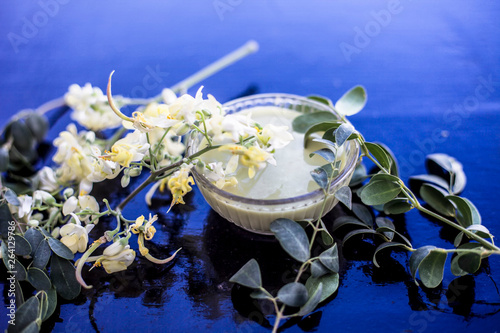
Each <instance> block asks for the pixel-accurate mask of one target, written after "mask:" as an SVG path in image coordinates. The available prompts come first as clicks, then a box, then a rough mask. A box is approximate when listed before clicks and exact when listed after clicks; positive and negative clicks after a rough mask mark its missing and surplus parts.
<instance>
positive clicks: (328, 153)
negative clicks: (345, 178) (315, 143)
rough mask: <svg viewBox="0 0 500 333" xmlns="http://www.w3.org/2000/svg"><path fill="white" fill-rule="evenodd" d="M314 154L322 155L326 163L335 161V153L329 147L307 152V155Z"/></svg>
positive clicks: (311, 155)
mask: <svg viewBox="0 0 500 333" xmlns="http://www.w3.org/2000/svg"><path fill="white" fill-rule="evenodd" d="M314 155H318V156H321V157H323V158H324V159H325V160H326V161H327V162H328V163H332V162H333V161H335V154H334V153H333V151H332V150H331V149H328V148H323V149H320V150H316V151H315V152H314V153H311V154H309V157H313V156H314Z"/></svg>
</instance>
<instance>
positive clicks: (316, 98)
mask: <svg viewBox="0 0 500 333" xmlns="http://www.w3.org/2000/svg"><path fill="white" fill-rule="evenodd" d="M307 99H312V100H313V101H316V102H319V103H321V104H325V105H327V106H329V107H331V108H332V109H333V102H332V100H331V99H329V98H327V97H323V96H316V95H311V96H307Z"/></svg>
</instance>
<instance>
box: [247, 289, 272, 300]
mask: <svg viewBox="0 0 500 333" xmlns="http://www.w3.org/2000/svg"><path fill="white" fill-rule="evenodd" d="M250 297H252V298H253V299H268V298H269V295H268V294H266V293H265V292H264V290H261V289H257V290H254V291H252V292H251V293H250Z"/></svg>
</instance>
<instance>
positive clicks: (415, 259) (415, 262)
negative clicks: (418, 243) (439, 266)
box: [410, 245, 436, 279]
mask: <svg viewBox="0 0 500 333" xmlns="http://www.w3.org/2000/svg"><path fill="white" fill-rule="evenodd" d="M434 249H436V247H435V246H432V245H427V246H422V247H420V248H418V249H417V250H415V252H413V253H412V254H411V257H410V273H411V276H412V277H413V278H414V279H415V277H416V275H417V270H418V267H419V266H420V264H421V262H422V260H424V259H425V257H427V256H428V255H429V253H430V252H431V251H432V250H434Z"/></svg>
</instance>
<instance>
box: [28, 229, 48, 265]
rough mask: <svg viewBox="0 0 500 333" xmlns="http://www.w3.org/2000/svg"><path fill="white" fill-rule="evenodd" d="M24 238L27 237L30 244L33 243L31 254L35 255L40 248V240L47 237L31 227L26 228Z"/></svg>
mask: <svg viewBox="0 0 500 333" xmlns="http://www.w3.org/2000/svg"><path fill="white" fill-rule="evenodd" d="M24 238H26V240H27V241H28V242H29V243H30V245H31V254H30V255H31V256H32V257H34V255H35V251H36V249H37V248H38V245H40V242H41V241H42V240H43V239H45V237H44V236H43V235H42V234H41V233H40V231H38V230H37V229H35V228H30V229H28V230H26V232H25V233H24ZM38 268H41V267H38Z"/></svg>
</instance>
